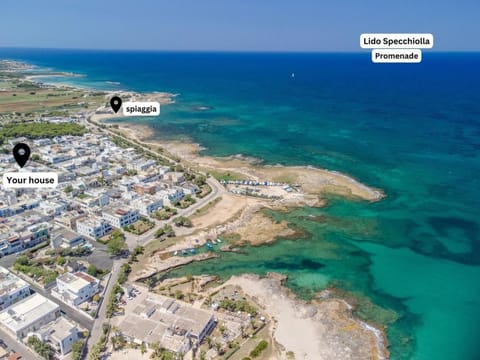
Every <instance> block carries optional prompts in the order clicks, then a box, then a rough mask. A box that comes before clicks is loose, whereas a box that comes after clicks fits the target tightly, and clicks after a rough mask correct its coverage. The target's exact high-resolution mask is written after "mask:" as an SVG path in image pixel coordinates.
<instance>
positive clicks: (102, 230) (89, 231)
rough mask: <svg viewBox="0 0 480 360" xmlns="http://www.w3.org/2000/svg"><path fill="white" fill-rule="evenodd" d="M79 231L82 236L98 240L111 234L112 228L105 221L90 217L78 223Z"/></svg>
mask: <svg viewBox="0 0 480 360" xmlns="http://www.w3.org/2000/svg"><path fill="white" fill-rule="evenodd" d="M77 231H78V232H79V233H80V234H83V235H86V236H90V237H92V238H94V239H97V238H101V237H104V236H105V235H107V234H108V233H110V231H112V226H111V225H110V224H109V223H108V222H106V221H105V220H103V219H99V218H97V217H90V218H86V219H82V220H79V221H77Z"/></svg>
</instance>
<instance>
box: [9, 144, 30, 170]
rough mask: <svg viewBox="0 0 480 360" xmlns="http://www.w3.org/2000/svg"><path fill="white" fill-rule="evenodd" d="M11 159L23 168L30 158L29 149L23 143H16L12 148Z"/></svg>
mask: <svg viewBox="0 0 480 360" xmlns="http://www.w3.org/2000/svg"><path fill="white" fill-rule="evenodd" d="M13 157H14V158H15V161H16V162H17V164H18V165H19V166H20V167H21V168H23V167H24V166H25V164H26V163H27V161H28V158H29V157H30V147H29V146H28V145H27V144H24V143H18V144H17V145H15V146H14V147H13Z"/></svg>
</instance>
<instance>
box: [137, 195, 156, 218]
mask: <svg viewBox="0 0 480 360" xmlns="http://www.w3.org/2000/svg"><path fill="white" fill-rule="evenodd" d="M132 206H133V207H134V208H135V209H137V210H138V211H140V214H142V215H145V216H149V215H150V214H151V213H153V212H154V211H156V210H158V209H161V208H162V207H163V199H157V198H155V197H153V196H143V197H141V198H139V199H136V200H135V201H133V202H132Z"/></svg>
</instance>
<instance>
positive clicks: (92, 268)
mask: <svg viewBox="0 0 480 360" xmlns="http://www.w3.org/2000/svg"><path fill="white" fill-rule="evenodd" d="M99 272H100V271H99V270H98V268H97V267H96V266H95V265H93V264H90V265H89V266H88V268H87V274H88V275H91V276H93V277H96V276H97V274H98V273H99Z"/></svg>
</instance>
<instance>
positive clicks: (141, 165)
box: [127, 159, 157, 171]
mask: <svg viewBox="0 0 480 360" xmlns="http://www.w3.org/2000/svg"><path fill="white" fill-rule="evenodd" d="M156 164H157V162H156V161H155V160H145V159H140V160H139V161H138V160H137V161H132V162H128V163H127V169H133V170H136V171H145V170H147V169H149V168H151V167H152V166H155V165H156Z"/></svg>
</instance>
